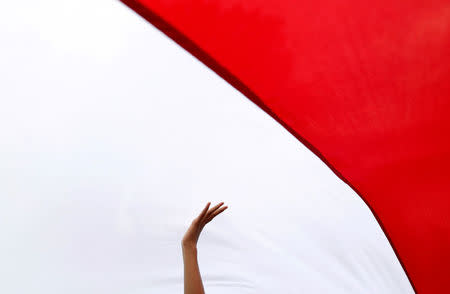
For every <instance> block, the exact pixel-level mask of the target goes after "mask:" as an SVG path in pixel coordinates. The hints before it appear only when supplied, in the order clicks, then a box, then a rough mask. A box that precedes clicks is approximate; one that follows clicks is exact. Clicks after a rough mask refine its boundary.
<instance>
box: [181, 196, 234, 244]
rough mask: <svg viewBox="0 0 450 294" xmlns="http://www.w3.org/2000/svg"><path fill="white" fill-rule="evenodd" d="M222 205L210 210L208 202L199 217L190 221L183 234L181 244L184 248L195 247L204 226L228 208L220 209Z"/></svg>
mask: <svg viewBox="0 0 450 294" xmlns="http://www.w3.org/2000/svg"><path fill="white" fill-rule="evenodd" d="M223 204H224V203H223V202H221V203H219V204H217V205H216V206H214V207H212V208H210V205H211V202H208V204H206V206H205V208H204V209H203V210H202V212H201V213H200V215H199V216H198V217H196V218H195V219H194V220H193V221H192V223H191V225H190V226H189V228H188V230H187V231H186V233H185V234H184V237H183V240H182V242H181V243H182V245H183V246H184V247H186V246H187V247H192V248H196V247H197V241H198V238H199V237H200V233H201V232H202V230H203V228H204V227H205V225H206V224H207V223H209V222H210V221H212V220H213V219H214V218H215V217H216V216H217V215H219V214H220V213H222V212H223V211H224V210H225V209H227V208H228V206H223V207H222V205H223Z"/></svg>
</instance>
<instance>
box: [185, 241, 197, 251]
mask: <svg viewBox="0 0 450 294" xmlns="http://www.w3.org/2000/svg"><path fill="white" fill-rule="evenodd" d="M181 247H182V248H183V251H197V244H195V243H192V242H185V241H182V242H181Z"/></svg>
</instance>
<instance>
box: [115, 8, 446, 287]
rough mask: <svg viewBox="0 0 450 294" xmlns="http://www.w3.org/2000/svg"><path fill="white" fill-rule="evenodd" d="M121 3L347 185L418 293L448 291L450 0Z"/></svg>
mask: <svg viewBox="0 0 450 294" xmlns="http://www.w3.org/2000/svg"><path fill="white" fill-rule="evenodd" d="M123 2H124V3H126V4H127V5H129V6H130V7H131V8H133V9H134V10H136V11H137V12H138V13H139V14H141V15H142V16H143V17H145V18H146V19H147V20H149V21H150V22H151V23H153V24H154V25H155V26H156V27H158V28H159V29H160V30H162V31H163V32H164V33H165V34H167V35H168V36H169V37H171V38H172V39H174V40H175V41H176V42H177V43H178V44H180V45H181V46H183V47H184V48H185V49H187V50H188V51H189V52H191V53H192V54H193V55H194V56H196V57H197V58H199V59H200V60H201V61H202V62H204V63H205V64H206V65H207V66H209V67H210V68H212V69H213V70H214V71H215V72H216V73H218V74H219V75H220V76H222V77H223V78H224V79H226V80H227V81H228V82H229V83H230V84H232V85H233V86H234V87H236V88H237V89H238V90H240V91H241V92H242V93H244V94H245V95H246V96H247V97H248V98H249V99H251V100H252V101H254V102H255V103H256V104H257V105H259V106H260V107H261V108H263V109H264V110H265V111H266V112H267V113H269V114H270V115H271V116H272V117H274V118H275V119H276V120H277V121H278V122H280V123H281V124H282V125H283V126H285V127H286V128H287V129H288V130H289V131H290V132H291V133H292V134H293V135H294V136H296V137H297V138H298V139H299V140H300V141H302V142H303V143H304V144H305V145H306V146H307V147H309V148H310V149H311V150H312V151H313V152H314V153H315V154H316V155H318V156H319V157H320V158H321V159H322V160H323V161H324V162H325V163H326V164H327V165H328V166H329V167H330V168H331V169H333V171H334V172H335V173H336V174H337V175H338V176H339V177H340V178H341V179H342V180H344V181H345V182H346V183H348V184H349V185H350V186H351V187H352V188H353V189H354V190H355V191H356V192H357V193H358V194H359V195H360V196H361V197H362V198H363V200H364V201H365V202H366V203H367V204H368V206H369V207H370V208H371V209H372V212H373V213H374V215H375V216H376V218H377V220H378V222H379V223H380V225H381V227H382V228H383V230H384V232H385V233H386V235H387V237H388V239H389V241H390V242H391V245H392V246H393V248H394V250H395V252H396V254H397V256H398V258H399V260H400V262H401V263H402V265H403V267H404V269H405V271H406V272H407V274H408V277H409V278H410V281H411V282H412V284H413V286H414V288H415V290H416V291H417V293H433V294H435V293H450V282H449V277H450V216H449V215H450V172H449V168H448V166H449V164H450V136H449V134H450V118H449V115H450V1H448V0H397V1H392V0H375V1H360V0H315V1H304V0H290V1H287V0H284V1H283V0H215V1H211V0H191V1H181V0H179V1H177V0H123Z"/></svg>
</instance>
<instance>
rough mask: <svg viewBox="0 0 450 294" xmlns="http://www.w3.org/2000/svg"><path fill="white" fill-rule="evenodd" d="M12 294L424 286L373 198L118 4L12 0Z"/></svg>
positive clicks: (4, 100)
mask: <svg viewBox="0 0 450 294" xmlns="http://www.w3.org/2000/svg"><path fill="white" fill-rule="evenodd" d="M0 42H1V43H0V48H1V49H0V52H1V54H0V65H1V66H0V81H1V86H0V99H1V103H0V105H1V106H0V140H1V144H0V197H1V205H0V231H1V232H2V233H1V239H0V260H1V262H0V277H1V278H0V280H1V282H0V293H8V294H14V293H20V294H23V293H36V294H38V293H45V294H53V293H55V294H56V293H58V294H59V293H65V294H71V293H77V294H79V293H83V294H91V293H92V294H94V293H95V294H98V293H108V294H114V293H121V294H122V293H123V294H125V293H127V294H128V293H129V294H141V293H155V294H156V293H158V294H165V293H167V294H168V293H182V291H183V287H182V279H183V276H182V258H181V250H180V240H181V237H182V235H183V233H184V230H185V229H186V228H187V226H188V224H189V223H190V222H191V220H192V219H193V217H195V215H196V214H197V213H198V212H200V210H201V209H202V208H203V206H204V205H205V203H206V202H207V201H213V203H215V202H219V201H225V203H226V204H227V205H229V209H228V210H227V211H226V212H225V213H224V214H222V215H220V216H219V217H218V218H217V219H215V220H214V221H213V222H212V223H211V224H209V225H208V226H207V228H206V229H205V231H204V233H203V235H202V236H201V239H200V243H199V261H200V268H201V272H202V273H203V277H204V283H205V288H206V291H207V293H208V294H212V293H216V294H220V293H258V294H261V293H270V294H272V293H412V292H413V290H412V289H411V286H410V285H409V282H408V280H407V278H406V276H405V274H404V272H403V270H402V268H401V266H400V264H399V262H398V261H397V259H396V257H395V254H394V252H393V251H392V249H391V247H390V245H389V243H388V241H387V239H386V237H385V236H384V235H383V232H382V231H381V229H380V228H379V226H378V224H377V222H376V221H375V219H374V217H373V216H372V215H371V213H370V211H369V209H368V208H367V207H366V206H365V204H364V203H363V201H362V200H361V199H359V197H358V196H357V195H356V194H355V193H354V192H353V191H352V190H351V189H350V188H349V187H348V186H346V185H345V184H344V183H342V182H341V181H340V180H339V179H338V178H337V177H336V176H335V175H334V174H333V173H332V172H331V171H330V170H329V169H328V168H327V167H326V166H325V165H324V164H323V163H322V162H321V161H320V160H319V159H318V158H316V157H315V156H314V155H313V154H312V153H311V152H310V151H308V150H307V149H306V148H305V147H304V146H303V145H301V144H300V143H299V142H298V141H297V140H296V139H295V138H294V137H292V136H291V135H290V134H289V133H288V132H287V131H285V130H284V129H283V128H282V127H281V126H280V125H278V124H277V123H276V122H275V121H273V120H272V119H271V118H270V117H269V116H268V115H266V114H265V113H264V112H263V111H261V110H260V109H259V108H257V107H256V106H255V105H253V104H252V103H251V102H249V101H248V100H247V99H246V98H245V97H243V96H242V95H241V94H240V93H238V92H237V91H236V90H234V89H233V88H232V87H230V86H229V85H228V84H227V83H225V82H224V81H223V80H221V79H220V78H219V77H218V76H217V75H215V74H214V73H213V72H212V71H211V70H209V69H207V68H206V67H205V66H203V65H202V64H201V63H199V62H198V61H197V60H196V59H194V58H193V57H192V56H190V55H189V54H187V53H186V52H185V51H183V50H182V49H181V48H180V47H178V46H177V45H176V44H175V43H173V42H172V41H170V40H169V39H168V38H166V37H165V36H164V35H162V34H161V33H160V32H158V31H157V30H156V29H155V28H153V27H152V26H150V25H149V24H148V23H147V22H145V21H144V20H143V19H141V18H140V17H139V16H137V15H136V14H135V13H133V12H132V11H130V10H129V9H128V8H127V7H125V6H124V5H122V4H121V3H120V2H114V1H99V0H96V1H93V0H89V1H88V0H82V1H62V0H58V1H49V0H47V1H20V2H14V1H3V2H1V4H0Z"/></svg>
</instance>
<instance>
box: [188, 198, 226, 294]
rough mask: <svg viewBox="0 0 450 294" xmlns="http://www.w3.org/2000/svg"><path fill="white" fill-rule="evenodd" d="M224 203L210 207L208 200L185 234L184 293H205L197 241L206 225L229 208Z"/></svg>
mask: <svg viewBox="0 0 450 294" xmlns="http://www.w3.org/2000/svg"><path fill="white" fill-rule="evenodd" d="M223 204H224V203H223V202H221V203H219V204H217V205H215V206H214V207H211V208H210V205H211V202H208V204H206V206H205V208H204V209H203V210H202V212H201V213H200V214H199V215H198V216H197V217H196V218H195V219H194V220H193V221H192V223H191V225H190V226H189V228H188V230H187V231H186V233H185V234H184V236H183V239H182V241H181V247H182V249H183V263H184V294H205V290H204V288H203V282H202V277H201V274H200V269H199V266H198V259H197V242H198V238H199V237H200V233H201V232H202V230H203V228H204V227H205V225H206V224H207V223H209V222H210V221H212V220H213V219H214V218H215V217H216V216H217V215H219V214H220V213H222V212H223V211H224V210H225V209H227V208H228V206H223Z"/></svg>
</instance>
